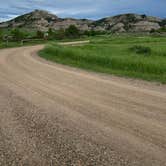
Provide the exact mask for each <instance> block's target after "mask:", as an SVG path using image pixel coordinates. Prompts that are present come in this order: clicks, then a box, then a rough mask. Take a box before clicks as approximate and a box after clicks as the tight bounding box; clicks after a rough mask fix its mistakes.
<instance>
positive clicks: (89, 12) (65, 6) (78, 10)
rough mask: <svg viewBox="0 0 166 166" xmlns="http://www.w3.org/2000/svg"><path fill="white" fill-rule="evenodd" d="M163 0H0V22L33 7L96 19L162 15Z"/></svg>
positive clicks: (165, 0) (164, 12) (165, 13)
mask: <svg viewBox="0 0 166 166" xmlns="http://www.w3.org/2000/svg"><path fill="white" fill-rule="evenodd" d="M165 8H166V0H0V22H2V21H5V20H9V19H11V18H14V17H16V16H18V15H21V14H24V13H27V12H30V11H32V10H34V9H42V10H48V11H50V12H52V13H54V14H56V15H58V16H60V17H75V18H89V19H98V18H102V17H106V16H113V15H116V14H122V13H138V14H147V15H152V16H158V17H162V18H166V9H165Z"/></svg>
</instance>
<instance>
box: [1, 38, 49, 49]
mask: <svg viewBox="0 0 166 166" xmlns="http://www.w3.org/2000/svg"><path fill="white" fill-rule="evenodd" d="M45 43H47V41H43V40H41V41H40V40H39V41H28V42H24V44H23V45H22V44H21V42H9V43H8V45H7V44H6V43H5V42H1V41H0V49H2V48H12V47H22V46H31V45H37V44H45Z"/></svg>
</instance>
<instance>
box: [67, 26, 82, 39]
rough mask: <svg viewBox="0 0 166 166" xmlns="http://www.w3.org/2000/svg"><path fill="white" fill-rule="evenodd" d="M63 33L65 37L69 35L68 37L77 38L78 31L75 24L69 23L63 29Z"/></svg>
mask: <svg viewBox="0 0 166 166" xmlns="http://www.w3.org/2000/svg"><path fill="white" fill-rule="evenodd" d="M65 35H66V37H69V38H77V37H79V36H80V31H79V29H78V28H77V27H76V26H75V25H70V26H69V27H68V28H67V29H66V30H65Z"/></svg>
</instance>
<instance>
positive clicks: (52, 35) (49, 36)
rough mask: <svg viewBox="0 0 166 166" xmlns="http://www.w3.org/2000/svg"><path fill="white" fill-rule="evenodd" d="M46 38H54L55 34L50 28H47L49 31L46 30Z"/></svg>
mask: <svg viewBox="0 0 166 166" xmlns="http://www.w3.org/2000/svg"><path fill="white" fill-rule="evenodd" d="M48 38H49V39H50V40H52V39H54V38H55V32H54V31H53V30H52V28H49V30H48Z"/></svg>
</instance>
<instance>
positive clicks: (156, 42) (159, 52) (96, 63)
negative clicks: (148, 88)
mask: <svg viewBox="0 0 166 166" xmlns="http://www.w3.org/2000/svg"><path fill="white" fill-rule="evenodd" d="M39 54H40V56H41V57H43V58H45V59H47V60H51V61H54V62H57V63H61V64H65V65H70V66H74V67H79V68H83V69H88V70H92V71H97V72H103V73H109V74H114V75H118V76H125V77H132V78H140V79H144V80H149V81H158V82H161V83H166V38H164V37H127V36H124V37H112V36H105V37H104V36H103V37H95V38H92V39H91V43H89V44H86V45H83V46H74V47H72V46H59V45H57V44H55V43H51V44H49V45H47V46H46V47H45V49H44V50H42V51H40V53H39Z"/></svg>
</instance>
